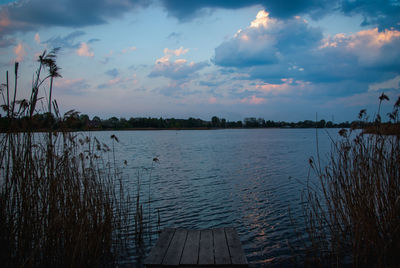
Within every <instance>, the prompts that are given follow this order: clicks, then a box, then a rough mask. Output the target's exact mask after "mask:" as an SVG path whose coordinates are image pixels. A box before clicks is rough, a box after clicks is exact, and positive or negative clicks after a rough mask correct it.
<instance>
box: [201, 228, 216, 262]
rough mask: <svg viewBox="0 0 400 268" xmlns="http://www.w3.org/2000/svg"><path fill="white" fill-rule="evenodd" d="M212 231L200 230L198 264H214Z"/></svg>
mask: <svg viewBox="0 0 400 268" xmlns="http://www.w3.org/2000/svg"><path fill="white" fill-rule="evenodd" d="M213 247H214V246H213V233H212V230H202V231H201V232H200V249H199V264H200V265H210V264H214V248H213Z"/></svg>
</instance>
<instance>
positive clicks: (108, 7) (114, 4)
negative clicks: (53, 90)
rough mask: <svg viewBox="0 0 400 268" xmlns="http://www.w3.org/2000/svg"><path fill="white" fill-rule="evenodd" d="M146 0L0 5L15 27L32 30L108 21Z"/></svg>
mask: <svg viewBox="0 0 400 268" xmlns="http://www.w3.org/2000/svg"><path fill="white" fill-rule="evenodd" d="M148 3H149V1H146V0H118V1H108V0H57V1H54V0H35V1H19V2H16V3H12V4H9V5H5V6H2V7H1V16H7V18H8V19H9V20H10V21H11V22H12V23H13V24H12V25H10V27H11V26H12V27H15V30H22V31H27V30H32V29H35V28H36V29H37V28H38V27H41V26H65V27H81V26H88V25H96V24H103V23H106V22H107V20H108V19H110V18H118V17H120V16H121V15H122V14H124V13H125V12H127V11H129V10H132V9H134V8H135V7H140V6H146V5H148Z"/></svg>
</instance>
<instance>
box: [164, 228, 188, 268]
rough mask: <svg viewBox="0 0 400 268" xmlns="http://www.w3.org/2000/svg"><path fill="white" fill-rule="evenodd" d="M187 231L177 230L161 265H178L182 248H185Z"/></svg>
mask: <svg viewBox="0 0 400 268" xmlns="http://www.w3.org/2000/svg"><path fill="white" fill-rule="evenodd" d="M186 236H187V230H184V229H177V230H176V231H175V234H174V237H173V238H172V240H171V243H170V245H169V248H168V250H167V253H166V254H165V257H164V260H163V261H162V264H163V265H174V266H176V265H179V261H180V260H181V256H182V251H183V247H184V246H185V242H186Z"/></svg>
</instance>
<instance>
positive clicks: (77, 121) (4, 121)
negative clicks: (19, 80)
mask: <svg viewBox="0 0 400 268" xmlns="http://www.w3.org/2000/svg"><path fill="white" fill-rule="evenodd" d="M354 126H356V127H363V126H361V123H360V122H358V121H353V122H351V123H350V122H343V123H333V122H332V121H325V120H324V119H322V120H320V121H317V122H316V121H312V120H305V121H299V122H285V121H273V120H265V119H263V118H255V117H248V118H245V119H244V120H243V121H228V120H226V119H225V118H219V117H217V116H213V117H212V118H211V120H210V121H206V120H202V119H200V118H193V117H189V118H188V119H176V118H162V117H160V118H154V117H131V118H129V119H126V118H123V117H122V118H117V117H115V116H113V117H110V118H108V119H101V118H100V117H98V116H94V117H93V118H92V119H90V117H89V116H88V115H86V114H80V113H79V112H76V111H73V110H72V111H69V112H67V113H66V114H65V115H64V116H63V117H61V118H60V117H54V116H53V115H52V114H50V113H42V114H34V115H33V116H32V117H20V118H14V122H13V130H16V131H24V129H26V128H29V129H34V130H37V131H45V130H49V129H51V130H71V131H79V130H118V129H121V130H122V129H213V128H349V127H354ZM9 127H10V119H9V118H8V117H1V115H0V131H1V132H6V131H9Z"/></svg>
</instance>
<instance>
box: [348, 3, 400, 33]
mask: <svg viewBox="0 0 400 268" xmlns="http://www.w3.org/2000/svg"><path fill="white" fill-rule="evenodd" d="M341 11H342V12H343V13H344V14H346V15H349V16H351V15H354V14H361V15H362V16H363V18H364V20H363V22H362V25H364V26H367V25H372V26H378V27H379V28H380V30H382V29H388V28H390V27H394V28H396V29H400V1H399V0H352V1H349V0H343V1H342V2H341Z"/></svg>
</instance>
